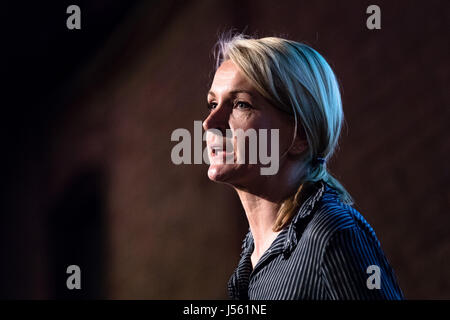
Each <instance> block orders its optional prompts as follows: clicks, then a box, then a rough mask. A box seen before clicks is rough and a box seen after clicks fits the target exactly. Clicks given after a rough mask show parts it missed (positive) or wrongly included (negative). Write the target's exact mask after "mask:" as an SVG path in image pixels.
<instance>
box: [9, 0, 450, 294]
mask: <svg viewBox="0 0 450 320" xmlns="http://www.w3.org/2000/svg"><path fill="white" fill-rule="evenodd" d="M71 4H77V5H79V6H80V8H81V30H68V29H67V28H66V19H67V17H68V16H69V15H68V14H66V8H67V7H68V6H69V5H71ZM370 4H377V5H379V6H380V8H381V26H382V29H381V30H368V29H367V28H366V19H367V17H368V15H367V14H366V8H367V6H368V5H370ZM0 11H1V22H2V25H3V27H2V28H1V30H2V34H3V37H2V56H4V58H3V59H2V65H3V67H2V83H3V85H2V99H1V101H2V102H1V106H2V117H1V118H2V125H1V126H0V127H1V132H0V137H1V148H2V156H1V160H0V165H1V166H0V168H1V170H2V174H1V177H2V180H1V197H2V198H1V202H0V205H1V207H0V210H1V218H0V219H1V220H0V222H1V223H0V225H1V230H0V237H1V238H0V257H1V264H0V288H1V289H0V297H1V298H8V299H10V298H13V299H15V298H26V299H28V298H31V299H40V298H115V299H117V298H122V299H134V298H138V299H179V298H183V299H198V298H204V299H216V298H226V282H227V280H228V277H229V276H230V275H231V272H232V271H233V270H234V268H235V266H236V264H237V262H238V258H239V252H240V244H241V240H242V238H243V236H244V234H245V232H246V230H247V228H248V227H247V222H246V219H245V216H244V213H243V210H242V208H241V206H240V204H239V201H238V199H237V197H236V195H235V194H234V192H233V191H232V190H231V189H229V188H227V187H225V186H222V185H215V184H213V183H212V182H210V181H209V180H208V179H207V177H206V170H207V167H206V165H181V166H175V165H174V164H173V163H172V162H171V160H170V152H171V149H172V147H173V146H174V144H175V143H173V142H171V141H170V135H171V133H172V131H173V130H174V129H176V128H187V129H188V130H189V131H191V132H193V121H194V120H202V119H204V117H205V115H206V109H205V107H204V106H205V97H206V92H207V89H208V88H207V85H208V83H209V80H210V79H211V76H212V70H213V69H212V67H213V60H212V56H211V49H212V47H213V45H214V43H215V41H216V40H217V37H218V35H219V34H220V33H221V32H223V31H227V30H230V29H231V28H234V29H235V30H237V31H245V32H246V33H248V34H252V35H256V36H261V37H262V36H282V37H286V38H289V39H292V40H296V41H303V42H306V43H307V44H310V45H311V46H313V47H314V48H316V49H317V50H318V51H319V52H321V53H322V54H323V55H324V56H325V58H326V59H327V60H328V61H329V62H330V64H331V65H332V67H333V68H334V70H335V72H336V74H337V76H338V78H339V81H340V83H341V86H342V92H343V104H344V111H345V115H346V125H345V129H344V131H343V134H342V138H341V144H340V149H339V150H338V152H337V155H336V157H335V158H334V160H333V161H332V163H331V171H332V172H333V173H334V174H335V175H336V176H337V177H339V178H340V180H341V182H342V183H343V184H344V185H345V186H346V187H347V189H348V190H349V191H350V193H351V194H352V195H353V197H354V198H355V200H356V208H357V209H358V210H360V211H361V212H362V213H363V215H364V216H365V217H366V218H367V220H368V221H369V223H371V224H372V226H373V227H374V229H375V231H376V233H377V235H378V238H379V239H380V241H381V243H382V245H383V248H384V250H385V252H386V255H387V256H388V258H389V260H390V262H391V264H392V266H393V267H394V269H395V271H396V274H397V276H398V278H399V283H400V286H401V287H402V289H403V291H404V293H405V295H406V297H407V298H409V299H442V298H446V299H449V298H450V272H449V270H450V232H449V224H450V212H449V207H450V206H449V205H450V188H449V178H450V170H449V166H448V163H449V162H450V156H449V154H450V140H449V134H448V130H449V125H448V124H449V120H450V108H449V98H450V96H449V93H448V84H449V81H450V63H449V61H448V60H449V52H450V48H449V32H448V31H449V30H450V23H449V19H448V13H449V12H450V5H449V2H448V1H416V2H414V3H413V2H411V1H395V2H394V1H376V2H373V1H370V2H369V1H345V2H344V1H298V0H296V1H256V0H249V1H243V0H239V1H238V0H228V1H207V0H196V1H130V0H128V1H106V0H95V1H94V0H93V1H18V2H12V1H10V2H5V3H2V10H0ZM70 264H76V265H79V266H80V267H81V270H82V290H79V291H69V290H67V289H66V286H65V283H66V278H67V276H68V275H67V274H66V268H67V266H68V265H70Z"/></svg>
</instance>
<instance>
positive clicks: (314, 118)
mask: <svg viewBox="0 0 450 320" xmlns="http://www.w3.org/2000/svg"><path fill="white" fill-rule="evenodd" d="M217 48H218V52H217V66H216V72H215V75H214V79H213V82H212V85H211V88H210V90H209V92H208V97H207V104H208V108H209V109H210V113H209V115H208V117H207V118H206V119H205V120H204V122H203V127H204V129H205V130H206V132H207V146H208V156H209V159H210V166H209V169H208V176H209V178H210V179H211V180H212V181H215V182H219V183H225V184H228V185H230V186H232V187H233V188H234V189H235V190H236V192H237V194H238V196H239V198H240V200H241V202H242V205H243V208H244V210H245V213H246V216H247V219H248V223H249V232H248V234H247V235H246V237H245V239H244V241H243V246H242V253H241V258H240V261H239V263H238V266H237V268H236V270H235V271H234V273H233V274H232V276H231V278H230V280H229V283H228V292H229V296H230V298H231V299H313V300H323V299H402V298H403V295H402V292H401V290H400V288H399V286H398V285H397V281H396V278H395V275H394V272H393V270H392V269H391V267H390V265H389V263H388V261H387V259H386V258H385V255H384V253H383V251H382V248H381V246H380V243H379V241H378V239H377V238H376V235H375V233H374V231H373V229H372V228H371V226H370V225H369V224H368V223H367V222H366V220H365V219H364V218H363V217H362V216H361V214H360V213H359V212H358V211H357V210H355V209H354V208H353V207H352V206H351V204H352V198H351V196H350V195H349V194H348V193H347V191H346V190H345V189H344V187H343V186H342V185H341V184H340V183H339V182H338V181H337V180H336V179H335V178H334V177H333V176H332V175H331V174H330V173H329V171H328V170H327V166H326V163H327V161H328V160H329V159H330V158H331V156H332V154H333V151H334V150H335V148H336V146H337V143H338V138H339V134H340V131H341V125H342V122H343V111H342V105H341V97H340V92H339V87H338V82H337V80H336V78H335V75H334V73H333V71H332V69H331V68H330V66H329V65H328V63H327V62H326V61H325V59H324V58H323V57H322V56H321V55H320V54H319V53H318V52H317V51H315V50H314V49H312V48H311V47H309V46H307V45H305V44H301V43H298V42H294V41H290V40H286V39H282V38H276V37H268V38H261V39H252V38H249V37H245V36H243V35H235V36H233V37H230V38H228V39H222V40H220V41H219V42H218V47H217ZM238 129H242V130H243V131H246V130H249V129H253V130H256V131H258V130H260V129H268V130H270V129H278V130H279V131H278V141H271V140H270V141H269V144H274V143H277V144H278V149H279V164H278V165H279V168H278V170H277V172H276V174H271V175H270V174H269V175H264V174H261V170H260V169H261V167H263V165H262V164H261V163H248V161H246V162H239V161H232V162H230V161H224V160H225V159H229V158H231V159H234V160H236V159H237V158H239V152H241V149H240V148H239V147H238V146H237V145H236V141H237V140H236V139H235V136H234V133H235V132H237V130H238ZM226 131H229V132H231V136H230V135H228V136H227V135H226ZM247 142H248V141H247ZM227 144H228V145H229V144H231V145H232V146H233V149H232V150H231V151H229V148H228V149H227ZM250 149H251V148H250V147H249V146H247V145H246V146H245V147H244V149H243V150H244V151H247V152H248V151H249V150H250Z"/></svg>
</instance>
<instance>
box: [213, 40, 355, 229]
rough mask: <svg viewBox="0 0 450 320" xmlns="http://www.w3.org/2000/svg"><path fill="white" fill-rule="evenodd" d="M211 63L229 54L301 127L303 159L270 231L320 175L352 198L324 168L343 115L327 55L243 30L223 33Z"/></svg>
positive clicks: (282, 222)
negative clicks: (292, 188) (302, 167)
mask: <svg viewBox="0 0 450 320" xmlns="http://www.w3.org/2000/svg"><path fill="white" fill-rule="evenodd" d="M215 54H216V69H217V68H218V67H219V66H220V65H221V64H222V62H224V61H225V60H231V61H232V62H233V63H234V64H236V65H237V67H238V68H239V69H240V70H241V71H242V72H243V73H244V74H245V75H246V76H247V78H248V79H249V80H250V81H251V82H252V84H253V85H254V86H255V88H256V89H257V90H258V92H259V93H260V94H261V95H262V96H263V97H265V98H266V99H267V100H268V101H269V102H270V103H271V104H272V105H273V106H274V107H276V108H279V109H281V110H283V111H285V112H287V113H289V114H291V115H292V116H293V118H294V121H295V132H294V137H295V135H296V134H297V124H298V122H299V123H300V124H301V127H302V128H303V130H304V131H305V135H306V139H307V142H308V150H307V152H305V153H304V154H303V155H302V157H301V159H300V160H299V161H303V162H304V163H305V164H306V165H307V169H308V170H307V171H306V174H305V175H304V177H303V178H302V179H301V181H299V187H298V189H297V192H296V193H295V194H294V195H291V196H290V197H289V198H287V199H285V200H284V201H283V203H282V204H281V207H280V210H279V212H278V215H277V220H276V222H275V225H274V227H273V230H274V231H279V230H281V229H282V228H283V227H284V226H286V225H287V223H288V222H289V221H290V220H291V218H292V217H293V215H294V214H295V210H296V209H297V208H298V207H299V206H300V204H301V201H302V196H306V189H307V187H308V186H310V185H312V184H313V183H314V182H316V181H319V180H323V181H325V182H326V183H328V184H329V185H330V186H332V187H333V188H334V189H335V190H336V191H337V192H338V194H339V196H340V198H341V200H342V201H343V202H346V203H350V204H351V203H353V200H352V198H351V196H350V194H349V193H348V192H347V191H346V190H345V188H344V187H343V186H342V185H341V183H339V181H338V180H337V179H336V178H334V177H333V176H332V175H331V174H330V173H329V172H328V170H327V167H326V162H325V163H320V162H317V161H316V160H317V158H323V159H324V160H325V161H326V160H327V159H329V158H331V156H332V154H333V152H334V150H335V148H336V147H337V145H338V139H339V135H340V131H341V127H342V123H343V120H344V113H343V110H342V102H341V95H340V92H339V85H338V82H337V79H336V77H335V75H334V72H333V70H332V69H331V67H330V66H329V64H328V63H327V62H326V60H325V59H324V58H323V57H322V56H321V55H320V54H319V53H318V52H317V51H316V50H314V49H313V48H311V47H309V46H307V45H305V44H303V43H299V42H295V41H291V40H286V39H282V38H278V37H266V38H260V39H254V38H250V37H247V36H244V35H242V34H237V35H231V34H229V35H225V36H222V37H221V39H220V40H219V41H218V43H217V45H216V51H215Z"/></svg>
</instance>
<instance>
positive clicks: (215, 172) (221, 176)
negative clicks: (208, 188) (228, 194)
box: [208, 164, 233, 182]
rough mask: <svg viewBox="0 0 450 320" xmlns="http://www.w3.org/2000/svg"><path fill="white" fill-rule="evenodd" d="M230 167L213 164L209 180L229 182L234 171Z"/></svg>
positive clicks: (209, 172) (210, 167) (210, 168)
mask: <svg viewBox="0 0 450 320" xmlns="http://www.w3.org/2000/svg"><path fill="white" fill-rule="evenodd" d="M229 166H230V165H226V164H225V165H224V164H220V165H217V164H216V165H214V164H211V165H210V166H209V169H208V178H209V179H210V180H211V181H214V182H228V181H229V180H230V179H231V178H232V177H231V176H232V173H233V170H232V168H229Z"/></svg>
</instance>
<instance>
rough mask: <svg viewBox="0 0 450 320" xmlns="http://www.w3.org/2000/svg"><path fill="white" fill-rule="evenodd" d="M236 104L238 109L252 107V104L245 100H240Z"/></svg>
mask: <svg viewBox="0 0 450 320" xmlns="http://www.w3.org/2000/svg"><path fill="white" fill-rule="evenodd" d="M234 106H235V107H236V108H238V109H251V108H252V106H251V105H250V104H249V103H247V102H244V101H238V102H236V104H235V105H234Z"/></svg>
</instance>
